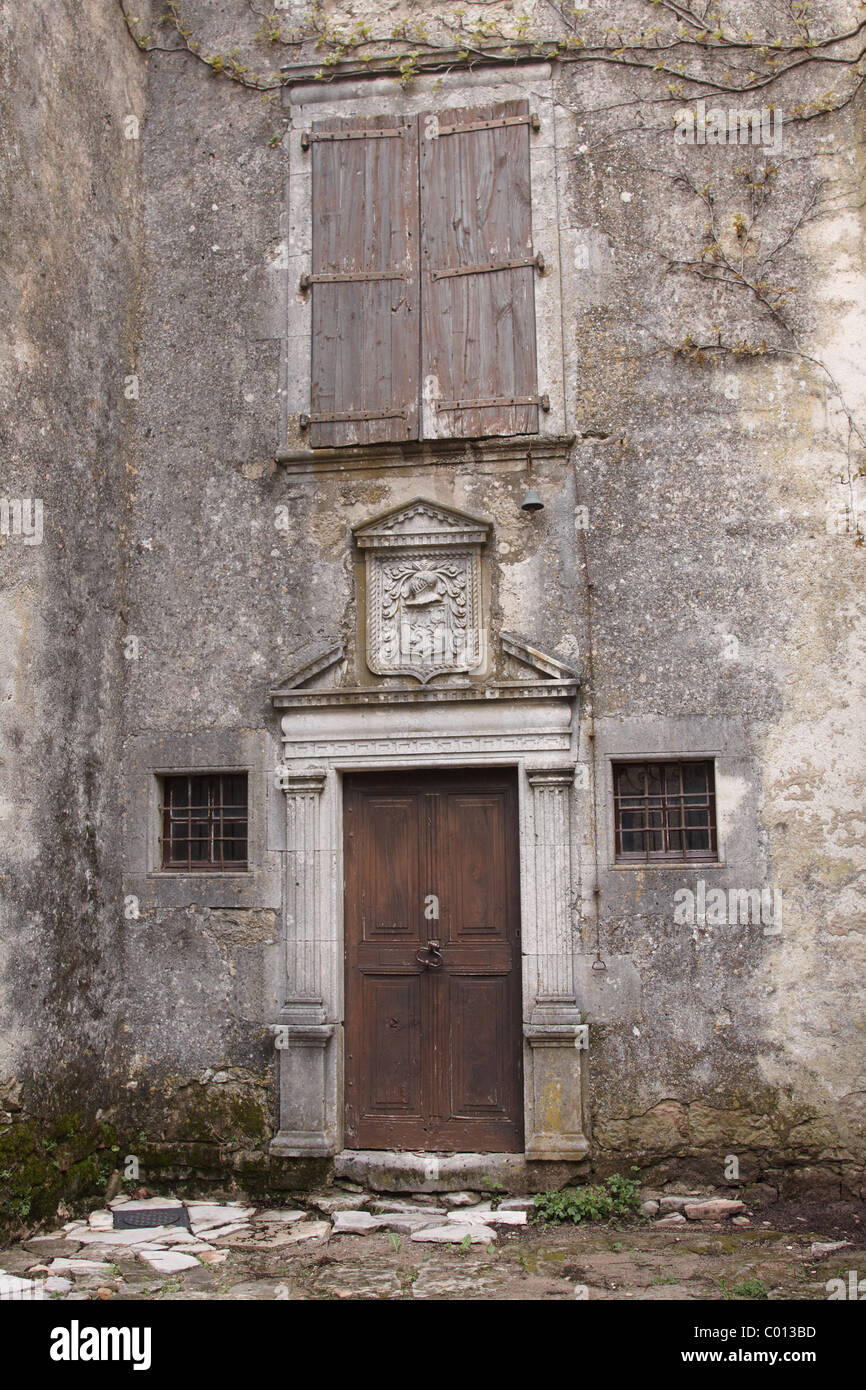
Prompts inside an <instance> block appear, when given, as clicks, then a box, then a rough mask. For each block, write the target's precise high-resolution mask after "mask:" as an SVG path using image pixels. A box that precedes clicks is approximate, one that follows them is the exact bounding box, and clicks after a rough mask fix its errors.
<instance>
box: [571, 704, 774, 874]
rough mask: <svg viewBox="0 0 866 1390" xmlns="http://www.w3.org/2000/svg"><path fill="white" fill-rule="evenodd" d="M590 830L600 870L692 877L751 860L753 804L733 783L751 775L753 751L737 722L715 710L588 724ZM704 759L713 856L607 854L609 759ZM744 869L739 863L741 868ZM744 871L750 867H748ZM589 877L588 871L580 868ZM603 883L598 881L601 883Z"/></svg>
mask: <svg viewBox="0 0 866 1390" xmlns="http://www.w3.org/2000/svg"><path fill="white" fill-rule="evenodd" d="M594 746H595V753H594V762H595V786H596V815H595V833H596V835H597V837H598V864H599V871H600V873H601V874H602V875H606V874H613V875H616V876H619V875H621V874H636V873H638V874H645V873H651V874H655V873H662V874H669V873H671V872H674V873H677V874H679V875H682V874H684V873H689V874H695V875H697V876H700V874H701V873H702V872H703V871H704V870H710V871H712V870H718V869H725V868H729V867H732V866H734V865H737V864H741V865H746V864H750V865H751V864H752V861H753V860H754V846H755V842H756V836H757V831H758V825H757V808H756V807H755V805H754V804H753V800H752V799H751V798H750V800H749V801H748V802H743V800H742V799H741V797H740V795H739V791H738V788H739V786H740V785H741V784H743V783H745V782H748V783H750V782H751V778H752V776H753V767H752V761H753V754H752V752H751V749H750V747H749V739H748V733H747V729H746V726H745V724H744V721H743V720H742V719H740V718H738V717H729V716H716V715H687V716H678V717H670V716H659V715H653V716H631V717H627V718H622V719H614V718H604V719H601V720H599V721H597V723H596V737H595V744H594ZM682 758H689V759H690V758H704V759H706V760H707V761H709V762H712V764H713V772H714V778H715V787H716V844H717V858H716V859H713V860H701V861H697V860H695V861H689V860H679V861H676V862H673V861H671V862H669V863H668V862H660V861H652V860H650V861H647V862H643V861H642V862H640V863H638V862H635V863H624V862H623V861H622V860H617V859H616V858H615V839H614V806H613V764H614V763H616V762H624V761H634V762H652V761H654V760H659V759H682ZM744 871H745V870H744ZM749 872H752V869H751V868H750V870H749ZM587 877H589V875H587ZM602 886H603V885H602Z"/></svg>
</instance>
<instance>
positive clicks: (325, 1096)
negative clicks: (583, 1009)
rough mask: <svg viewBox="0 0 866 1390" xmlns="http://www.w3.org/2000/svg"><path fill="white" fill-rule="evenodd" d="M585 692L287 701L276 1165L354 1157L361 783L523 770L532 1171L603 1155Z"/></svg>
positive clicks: (289, 696)
mask: <svg viewBox="0 0 866 1390" xmlns="http://www.w3.org/2000/svg"><path fill="white" fill-rule="evenodd" d="M577 688H578V687H577V682H576V681H574V680H572V681H569V680H547V681H527V682H513V683H511V685H508V686H493V687H491V686H487V687H484V688H483V689H476V690H470V689H467V688H466V687H444V688H438V689H436V690H430V689H429V688H428V689H427V690H425V691H419V690H411V691H407V690H397V689H391V690H387V691H382V690H381V689H380V690H378V691H376V692H373V691H371V690H370V689H369V688H368V689H365V690H333V691H299V690H292V691H285V692H278V693H277V694H276V695H275V696H274V697H273V698H274V704H275V705H276V706H277V707H278V708H282V709H283V710H284V713H283V715H282V720H281V740H282V750H283V756H282V762H281V764H280V767H279V768H278V770H277V771H278V779H279V783H280V786H281V787H282V789H283V791H284V792H285V796H286V835H287V838H286V845H287V849H286V872H285V880H284V881H285V902H284V914H283V919H284V920H283V925H284V937H283V943H284V951H285V955H284V959H285V996H284V1000H283V1004H282V1007H281V1009H280V1012H279V1015H278V1017H277V1019H276V1020H275V1021H274V1025H273V1029H274V1032H275V1034H276V1035H277V1043H278V1048H279V1050H278V1054H277V1055H278V1058H279V1092H280V1097H279V1104H280V1125H279V1131H278V1133H277V1134H276V1136H275V1137H274V1139H273V1141H272V1143H271V1146H270V1151H271V1153H272V1154H274V1155H277V1156H281V1157H293V1158H297V1157H308V1158H311V1157H317V1158H331V1157H334V1156H336V1155H337V1154H339V1153H341V1152H342V1150H343V1123H344V1105H343V1018H344V999H343V993H344V948H343V927H344V923H343V855H342V846H343V795H342V778H343V774H344V773H347V772H362V771H403V770H410V769H416V768H441V769H455V768H484V767H513V768H516V769H517V780H518V804H519V809H518V815H519V833H520V906H521V921H522V993H523V1037H524V1057H523V1064H524V1125H525V1136H526V1140H525V1153H526V1158H527V1160H530V1159H533V1160H536V1159H551V1160H553V1159H555V1160H566V1161H579V1160H580V1159H582V1158H584V1157H585V1155H586V1153H587V1151H588V1148H589V1145H588V1141H587V1138H586V1131H585V1122H584V1077H583V1058H584V1050H585V1048H586V1046H587V1033H588V1030H587V1028H586V1026H585V1025H584V1024H582V1023H581V1015H580V1010H579V1007H578V1001H577V998H576V994H575V972H574V953H575V949H576V945H577V939H578V938H577V927H578V907H577V904H578V896H579V885H578V882H577V869H578V862H579V861H578V853H577V849H578V846H577V839H576V829H577V826H576V820H577V817H576V815H575V807H574V771H575V764H576V749H577V727H576V725H577V719H576V717H573V716H574V714H575V709H576V698H575V697H576V695H577Z"/></svg>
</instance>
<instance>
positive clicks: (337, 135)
mask: <svg viewBox="0 0 866 1390" xmlns="http://www.w3.org/2000/svg"><path fill="white" fill-rule="evenodd" d="M409 129H410V127H409V126H403V127H401V128H400V129H398V130H302V131H301V149H302V150H308V149H309V148H310V146H311V145H314V144H325V143H328V144H330V143H332V142H333V141H334V140H388V139H394V138H395V137H396V138H398V139H399V138H400V137H402V136H404V135H405V134H406V131H407V130H409Z"/></svg>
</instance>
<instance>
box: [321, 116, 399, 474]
mask: <svg viewBox="0 0 866 1390" xmlns="http://www.w3.org/2000/svg"><path fill="white" fill-rule="evenodd" d="M307 140H308V141H309V144H310V146H311V152H312V177H313V250H312V267H311V274H310V276H309V278H308V282H307V283H308V284H309V293H310V294H311V295H312V300H313V303H312V353H313V360H312V383H311V400H310V417H309V420H310V444H311V446H312V447H313V448H314V449H319V448H326V447H330V446H338V445H345V444H371V443H378V442H380V441H384V440H400V439H417V437H418V364H419V320H420V315H419V284H418V263H419V256H418V136H417V122H416V120H415V118H414V117H394V116H381V117H354V118H350V119H343V120H331V121H328V122H316V123H315V124H314V126H313V128H312V132H311V133H310V135H308V136H307Z"/></svg>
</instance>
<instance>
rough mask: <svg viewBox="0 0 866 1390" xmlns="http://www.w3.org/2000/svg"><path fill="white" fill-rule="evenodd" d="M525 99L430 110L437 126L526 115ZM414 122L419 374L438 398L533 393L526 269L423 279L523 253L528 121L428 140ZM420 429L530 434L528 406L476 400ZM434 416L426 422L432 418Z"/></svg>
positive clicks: (531, 285)
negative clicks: (432, 381) (434, 384)
mask: <svg viewBox="0 0 866 1390" xmlns="http://www.w3.org/2000/svg"><path fill="white" fill-rule="evenodd" d="M528 111H529V104H528V102H525V101H510V102H501V103H497V104H495V105H488V106H483V107H474V108H471V109H456V110H446V111H440V112H439V113H438V124H439V126H440V127H448V126H457V127H459V126H463V125H473V124H477V123H478V122H479V121H483V120H497V119H500V118H502V117H506V116H521V115H525V114H527V113H528ZM428 129H429V125H428V123H427V122H426V121H425V118H424V117H422V118H421V122H420V165H421V235H422V248H421V263H422V297H423V320H422V376H423V377H425V378H426V377H428V376H435V377H436V378H437V381H438V390H439V396H440V399H442V400H446V401H450V400H488V399H494V398H502V397H505V398H509V397H526V396H535V395H537V394H538V385H537V372H536V343H535V280H534V277H535V274H536V271H535V269H534V268H533V267H530V266H527V267H519V268H514V269H509V270H497V271H493V272H485V273H479V274H474V275H465V276H464V275H461V276H450V277H447V278H445V279H441V280H433V278H432V276H433V274H434V272H436V271H437V270H442V269H445V268H448V267H458V266H471V265H483V264H487V263H489V262H499V261H508V260H517V259H520V258H523V257H527V256H531V255H533V254H534V252H535V251H536V250H537V249H538V248H534V247H533V245H532V203H531V190H530V178H529V127H528V125H524V124H520V125H513V126H504V127H502V126H500V127H497V128H494V129H490V130H473V131H467V132H463V133H459V134H452V135H441V136H439V137H438V138H429V137H428V136H427V134H426V131H427V130H428ZM428 418H429V421H430V425H431V428H430V429H429V430H428V432H430V433H438V434H440V435H450V436H455V437H476V436H484V435H491V434H531V433H536V432H537V430H538V407H537V406H534V405H530V406H526V405H524V406H506V405H496V406H484V407H478V408H474V409H467V410H455V411H449V412H439V413H437V414H436V415H435V417H434V416H432V415H431V416H430V417H428ZM434 421H435V423H434Z"/></svg>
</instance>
